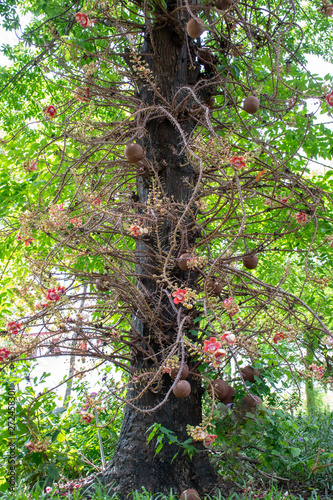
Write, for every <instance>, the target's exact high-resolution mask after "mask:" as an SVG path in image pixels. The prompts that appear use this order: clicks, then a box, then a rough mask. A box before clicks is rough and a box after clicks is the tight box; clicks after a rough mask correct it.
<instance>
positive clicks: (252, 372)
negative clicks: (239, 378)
mask: <svg viewBox="0 0 333 500" xmlns="http://www.w3.org/2000/svg"><path fill="white" fill-rule="evenodd" d="M241 372H242V375H243V379H244V380H245V381H248V382H254V377H260V371H259V370H257V368H252V366H250V365H248V366H244V368H242V369H241Z"/></svg>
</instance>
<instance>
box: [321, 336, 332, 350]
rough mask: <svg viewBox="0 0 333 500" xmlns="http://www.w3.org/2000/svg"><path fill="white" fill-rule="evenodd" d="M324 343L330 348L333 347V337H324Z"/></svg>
mask: <svg viewBox="0 0 333 500" xmlns="http://www.w3.org/2000/svg"><path fill="white" fill-rule="evenodd" d="M323 343H324V344H325V345H326V346H327V347H328V348H330V347H333V337H330V336H329V337H324V338H323Z"/></svg>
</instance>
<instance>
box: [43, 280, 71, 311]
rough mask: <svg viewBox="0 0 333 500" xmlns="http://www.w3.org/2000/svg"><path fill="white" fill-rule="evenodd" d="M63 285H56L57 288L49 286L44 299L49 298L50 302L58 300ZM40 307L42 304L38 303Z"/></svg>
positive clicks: (63, 288) (62, 292) (61, 293)
mask: <svg viewBox="0 0 333 500" xmlns="http://www.w3.org/2000/svg"><path fill="white" fill-rule="evenodd" d="M65 290H66V289H65V287H64V286H60V285H59V286H58V288H57V289H55V288H49V289H48V291H47V294H46V299H47V300H51V301H52V302H54V301H56V300H59V299H60V295H63V294H64V293H65ZM40 306H41V307H43V306H44V305H43V304H40Z"/></svg>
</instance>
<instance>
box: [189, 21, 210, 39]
mask: <svg viewBox="0 0 333 500" xmlns="http://www.w3.org/2000/svg"><path fill="white" fill-rule="evenodd" d="M205 29H206V28H205V25H204V24H203V23H198V21H196V20H195V19H190V20H189V22H188V23H187V25H186V31H187V34H188V35H189V36H190V37H191V38H199V36H200V35H202V33H203V32H204V31H205Z"/></svg>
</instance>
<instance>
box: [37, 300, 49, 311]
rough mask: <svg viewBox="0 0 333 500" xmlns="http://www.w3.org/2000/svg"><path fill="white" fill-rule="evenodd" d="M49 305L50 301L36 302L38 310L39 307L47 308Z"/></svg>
mask: <svg viewBox="0 0 333 500" xmlns="http://www.w3.org/2000/svg"><path fill="white" fill-rule="evenodd" d="M48 306H49V303H48V302H38V304H36V309H37V311H38V310H39V309H45V308H46V307H48Z"/></svg>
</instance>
